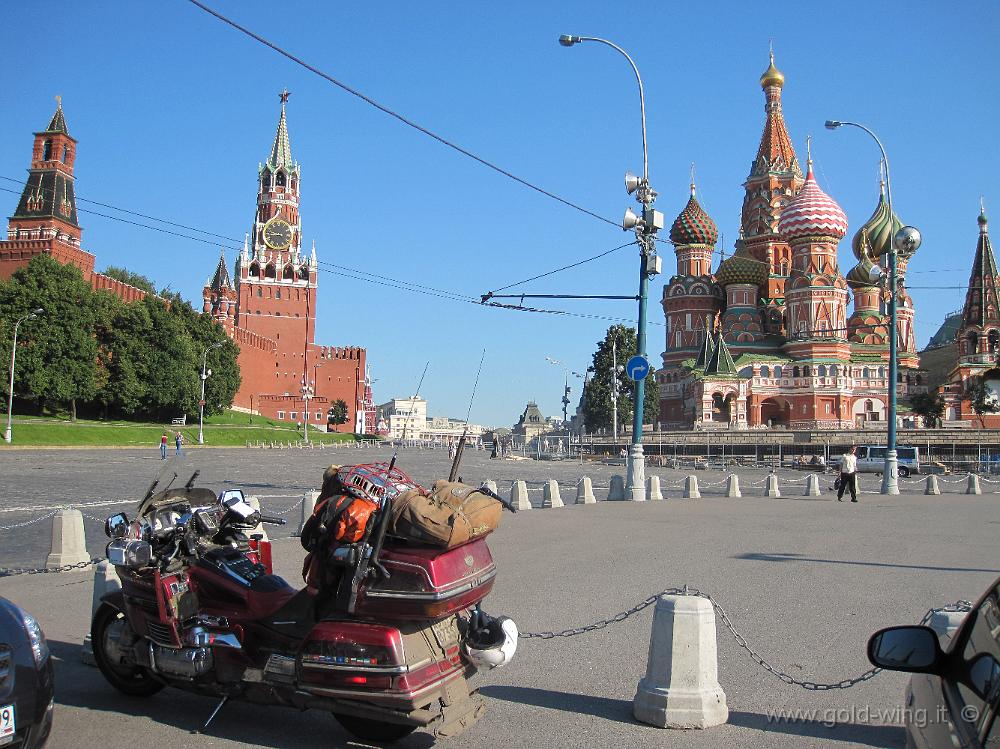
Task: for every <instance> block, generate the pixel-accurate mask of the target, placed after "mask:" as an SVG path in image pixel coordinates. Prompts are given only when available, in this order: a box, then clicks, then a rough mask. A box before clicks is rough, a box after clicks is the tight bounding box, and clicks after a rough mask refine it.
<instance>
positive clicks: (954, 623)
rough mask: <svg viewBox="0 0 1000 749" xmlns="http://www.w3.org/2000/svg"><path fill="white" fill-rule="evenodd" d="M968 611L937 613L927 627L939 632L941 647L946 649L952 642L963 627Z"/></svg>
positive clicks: (932, 616) (932, 615)
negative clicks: (953, 637)
mask: <svg viewBox="0 0 1000 749" xmlns="http://www.w3.org/2000/svg"><path fill="white" fill-rule="evenodd" d="M968 613H969V612H968V611H935V612H934V613H933V614H931V619H930V621H929V622H927V626H928V627H930V628H931V629H933V630H934V631H935V632H937V636H938V640H939V641H940V642H941V647H942V648H945V647H947V646H948V643H949V642H951V638H952V636H953V635H954V634H955V632H957V631H958V628H959V627H961V626H962V622H964V621H965V617H966V616H967V615H968Z"/></svg>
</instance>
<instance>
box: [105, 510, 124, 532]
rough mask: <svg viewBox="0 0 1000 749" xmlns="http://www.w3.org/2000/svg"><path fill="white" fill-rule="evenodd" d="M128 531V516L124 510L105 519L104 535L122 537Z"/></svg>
mask: <svg viewBox="0 0 1000 749" xmlns="http://www.w3.org/2000/svg"><path fill="white" fill-rule="evenodd" d="M127 532H128V517H127V516H126V515H125V513H124V512H119V513H117V514H115V515H112V516H111V517H109V518H108V519H107V520H105V521H104V535H106V536H107V537H108V538H121V537H122V536H124V535H125V534H126V533H127Z"/></svg>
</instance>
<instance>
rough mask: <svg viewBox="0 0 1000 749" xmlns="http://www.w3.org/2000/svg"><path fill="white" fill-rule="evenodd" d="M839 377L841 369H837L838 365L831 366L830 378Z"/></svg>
mask: <svg viewBox="0 0 1000 749" xmlns="http://www.w3.org/2000/svg"><path fill="white" fill-rule="evenodd" d="M839 375H840V369H839V368H838V367H837V365H836V364H831V365H830V376H831V377H838V376H839Z"/></svg>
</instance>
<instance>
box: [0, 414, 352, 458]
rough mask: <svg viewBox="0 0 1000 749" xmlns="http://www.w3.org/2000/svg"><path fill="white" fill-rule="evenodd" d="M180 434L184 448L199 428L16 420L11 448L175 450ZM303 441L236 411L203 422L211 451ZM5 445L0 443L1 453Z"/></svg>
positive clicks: (317, 437)
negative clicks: (164, 443) (164, 444)
mask: <svg viewBox="0 0 1000 749" xmlns="http://www.w3.org/2000/svg"><path fill="white" fill-rule="evenodd" d="M178 429H179V430H180V432H181V434H182V435H183V436H184V444H185V445H186V446H191V445H197V443H198V423H197V421H196V422H195V423H194V424H191V423H188V425H187V426H183V427H173V426H170V425H169V424H150V423H141V422H132V421H89V420H84V419H80V420H77V421H76V422H71V421H68V420H65V419H46V418H35V417H21V418H15V419H14V426H13V430H12V432H13V440H12V444H13V445H15V446H21V447H25V446H32V447H90V446H92V447H149V448H150V449H154V448H157V447H158V446H159V444H160V436H161V435H162V434H163V432H164V431H166V432H167V433H168V437H169V440H170V441H169V446H170V449H171V450H173V449H174V432H175V431H177V430H178ZM301 439H302V433H301V431H299V430H297V429H295V428H294V427H293V426H292V425H289V424H283V423H280V422H276V421H271V420H270V419H265V418H263V417H261V416H254V417H253V423H252V424H251V423H250V415H249V414H245V413H239V412H236V411H227V412H225V413H223V414H217V415H215V416H211V417H206V418H205V444H206V445H214V446H229V447H234V446H235V447H242V446H244V445H245V444H246V443H247V441H250V442H260V441H264V442H297V441H298V440H301ZM309 439H310V440H311V441H313V442H328V443H329V442H343V441H353V440H354V435H353V434H326V433H324V432H320V431H318V430H313V429H310V430H309ZM2 447H6V443H4V442H0V448H2Z"/></svg>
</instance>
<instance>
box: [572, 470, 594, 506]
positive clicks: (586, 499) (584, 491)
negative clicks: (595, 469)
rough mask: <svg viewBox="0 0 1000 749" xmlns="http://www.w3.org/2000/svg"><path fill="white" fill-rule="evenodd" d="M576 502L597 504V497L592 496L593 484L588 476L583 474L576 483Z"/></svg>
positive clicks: (579, 503)
mask: <svg viewBox="0 0 1000 749" xmlns="http://www.w3.org/2000/svg"><path fill="white" fill-rule="evenodd" d="M576 503H577V504H578V505H593V504H597V497H595V496H594V484H593V483H592V482H591V480H590V476H584V477H583V478H582V479H580V481H579V483H577V485H576Z"/></svg>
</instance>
